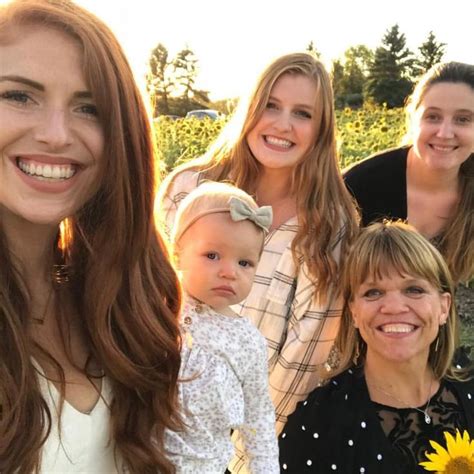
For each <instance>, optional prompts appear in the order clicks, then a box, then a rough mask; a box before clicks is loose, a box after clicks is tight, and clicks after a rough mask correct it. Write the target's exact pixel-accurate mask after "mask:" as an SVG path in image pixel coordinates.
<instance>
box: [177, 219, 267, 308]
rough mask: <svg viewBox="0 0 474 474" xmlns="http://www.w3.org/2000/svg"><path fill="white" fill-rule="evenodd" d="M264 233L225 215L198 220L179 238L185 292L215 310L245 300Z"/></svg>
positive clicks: (250, 223)
mask: <svg viewBox="0 0 474 474" xmlns="http://www.w3.org/2000/svg"><path fill="white" fill-rule="evenodd" d="M262 245H263V232H262V231H261V230H260V229H258V228H257V227H256V226H255V225H254V224H253V223H252V222H250V221H248V220H244V221H240V222H234V221H232V219H231V218H230V215H229V214H228V213H218V214H209V215H206V216H204V217H202V218H201V219H199V220H197V221H196V222H195V223H194V224H193V225H192V226H191V227H190V228H189V229H188V230H187V231H186V232H185V233H184V234H183V236H182V237H181V239H180V241H179V248H178V258H179V270H180V271H181V274H182V277H181V278H182V279H181V282H182V284H183V287H184V289H185V290H186V292H187V293H189V294H190V295H191V296H193V297H195V298H197V299H198V300H200V301H202V302H203V303H206V304H208V305H209V306H211V307H212V308H214V309H215V310H216V311H220V310H222V309H224V308H227V307H228V306H229V305H233V304H236V303H239V302H240V301H242V300H243V299H245V298H246V297H247V295H248V294H249V292H250V288H251V287H252V283H253V277H254V275H255V271H256V269H257V264H258V261H259V259H260V253H261V249H262Z"/></svg>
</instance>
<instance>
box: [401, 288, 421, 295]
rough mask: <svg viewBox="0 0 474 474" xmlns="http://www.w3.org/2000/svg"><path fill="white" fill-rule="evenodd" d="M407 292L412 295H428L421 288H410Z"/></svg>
mask: <svg viewBox="0 0 474 474" xmlns="http://www.w3.org/2000/svg"><path fill="white" fill-rule="evenodd" d="M405 291H406V292H407V293H409V294H412V295H422V294H424V293H426V292H425V290H424V289H423V288H421V287H420V286H409V287H408V288H407V289H406V290H405Z"/></svg>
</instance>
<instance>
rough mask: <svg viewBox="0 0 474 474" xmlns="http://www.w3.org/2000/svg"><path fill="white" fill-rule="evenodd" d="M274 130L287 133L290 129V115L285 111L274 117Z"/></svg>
mask: <svg viewBox="0 0 474 474" xmlns="http://www.w3.org/2000/svg"><path fill="white" fill-rule="evenodd" d="M274 126H275V129H276V130H278V131H279V132H289V131H290V130H291V128H292V126H293V125H292V121H291V114H290V113H289V112H286V111H281V112H280V113H279V114H278V117H276V120H275V123H274Z"/></svg>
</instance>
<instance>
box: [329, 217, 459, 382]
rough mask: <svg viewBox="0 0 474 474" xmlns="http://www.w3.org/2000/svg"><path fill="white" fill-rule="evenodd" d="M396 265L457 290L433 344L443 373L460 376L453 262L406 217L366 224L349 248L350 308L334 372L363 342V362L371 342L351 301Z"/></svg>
mask: <svg viewBox="0 0 474 474" xmlns="http://www.w3.org/2000/svg"><path fill="white" fill-rule="evenodd" d="M393 270H395V271H396V272H398V273H399V274H400V275H411V276H415V277H418V278H422V279H424V280H426V281H428V282H429V283H430V284H431V285H433V286H434V287H435V288H437V289H438V291H439V292H440V293H449V294H450V295H451V306H450V309H449V313H448V318H447V321H446V324H445V325H443V326H440V329H439V333H438V337H439V347H438V350H437V351H435V350H434V345H435V343H433V344H432V345H431V347H430V354H429V364H430V365H431V368H432V369H433V372H434V374H435V376H436V377H437V378H441V377H444V376H448V377H452V378H457V377H458V375H457V373H458V371H457V370H456V369H455V368H454V367H453V366H452V360H453V356H454V351H455V349H456V347H457V343H458V317H457V313H456V306H455V304H454V284H453V280H452V278H451V274H450V272H449V269H448V266H447V264H446V262H445V261H444V259H443V257H442V256H441V254H440V253H439V252H438V250H437V249H436V248H435V247H434V246H433V245H432V244H431V243H430V242H429V241H428V240H427V239H425V238H424V237H423V236H422V235H421V234H420V233H419V232H418V231H417V230H416V229H415V228H414V227H412V226H410V225H408V224H404V223H402V222H390V221H385V222H383V223H375V224H371V225H370V226H368V227H366V228H364V229H362V230H361V232H360V235H359V236H358V238H357V239H356V240H355V242H354V244H353V246H352V247H351V249H350V251H349V255H348V256H347V260H346V267H345V270H344V273H343V279H342V287H343V296H344V310H343V315H342V321H341V327H340V330H339V334H338V336H337V339H336V346H337V348H338V350H339V351H340V355H341V359H340V365H339V367H338V368H337V370H336V371H334V372H333V373H332V374H331V375H334V374H336V373H340V372H343V371H344V370H346V369H347V368H349V367H350V366H351V365H353V360H354V358H355V357H356V352H357V346H359V350H360V355H359V358H358V363H359V364H360V363H363V361H364V358H365V353H366V345H365V342H364V341H363V339H362V338H361V337H360V336H359V334H358V331H357V329H356V328H355V327H354V324H353V319H352V314H351V311H350V309H349V303H350V302H351V301H352V300H353V298H354V295H355V293H356V292H357V289H358V288H359V287H360V286H361V285H362V284H363V283H364V281H367V280H368V279H369V280H374V281H375V280H377V279H379V278H381V277H382V276H384V275H386V274H388V273H389V272H392V271H393Z"/></svg>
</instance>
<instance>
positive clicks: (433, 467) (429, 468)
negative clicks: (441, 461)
mask: <svg viewBox="0 0 474 474" xmlns="http://www.w3.org/2000/svg"><path fill="white" fill-rule="evenodd" d="M419 465H420V466H421V467H424V468H425V471H435V472H436V471H439V468H438V466H439V465H438V464H436V463H434V462H429V461H424V462H420V463H419Z"/></svg>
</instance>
